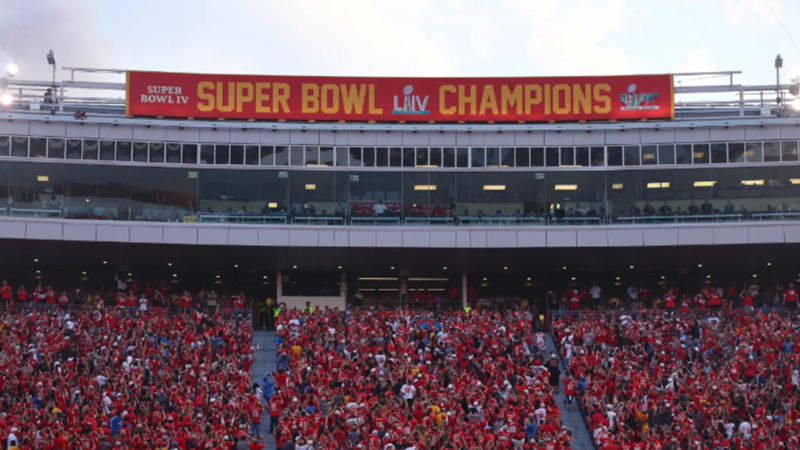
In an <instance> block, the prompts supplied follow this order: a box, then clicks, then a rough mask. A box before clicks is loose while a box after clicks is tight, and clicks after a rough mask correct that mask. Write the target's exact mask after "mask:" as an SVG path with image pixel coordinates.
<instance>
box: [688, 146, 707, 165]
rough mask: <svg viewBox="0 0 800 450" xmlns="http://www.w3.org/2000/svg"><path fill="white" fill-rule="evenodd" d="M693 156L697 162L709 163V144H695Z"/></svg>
mask: <svg viewBox="0 0 800 450" xmlns="http://www.w3.org/2000/svg"><path fill="white" fill-rule="evenodd" d="M692 158H694V163H695V164H708V161H709V157H708V144H694V146H693V148H692Z"/></svg>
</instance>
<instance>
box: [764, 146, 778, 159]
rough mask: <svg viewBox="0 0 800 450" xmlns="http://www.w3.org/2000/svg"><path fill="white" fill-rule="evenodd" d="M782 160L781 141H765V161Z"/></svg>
mask: <svg viewBox="0 0 800 450" xmlns="http://www.w3.org/2000/svg"><path fill="white" fill-rule="evenodd" d="M780 160H781V143H780V142H778V141H770V142H764V162H775V161H780Z"/></svg>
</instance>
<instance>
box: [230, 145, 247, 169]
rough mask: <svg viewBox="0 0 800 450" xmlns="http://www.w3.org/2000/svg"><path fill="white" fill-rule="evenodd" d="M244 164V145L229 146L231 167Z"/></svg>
mask: <svg viewBox="0 0 800 450" xmlns="http://www.w3.org/2000/svg"><path fill="white" fill-rule="evenodd" d="M242 164H244V145H231V165H235V166H241V165H242Z"/></svg>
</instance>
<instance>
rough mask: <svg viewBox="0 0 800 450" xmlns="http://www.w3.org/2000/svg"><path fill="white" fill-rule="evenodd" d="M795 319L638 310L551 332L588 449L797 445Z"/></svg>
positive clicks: (764, 312) (770, 312)
mask: <svg viewBox="0 0 800 450" xmlns="http://www.w3.org/2000/svg"><path fill="white" fill-rule="evenodd" d="M789 290H791V291H793V288H790V289H788V290H787V291H789ZM716 295H717V293H716V291H715V290H711V291H709V292H708V293H706V294H703V293H701V294H700V296H701V297H703V298H706V297H707V296H716ZM744 295H751V293H750V292H749V291H748V292H746V293H745V294H744ZM790 295H796V294H794V293H793V292H792V293H790ZM784 297H785V294H784ZM693 298H697V297H693ZM786 300H787V299H785V298H784V299H783V301H784V302H786ZM790 303H791V302H790ZM794 303H795V304H794V306H796V301H795V302H794ZM790 306H792V305H790ZM798 327H800V316H798V315H797V311H795V310H791V309H775V308H764V309H758V310H755V311H753V309H752V307H751V308H750V309H749V310H748V311H747V312H745V311H744V310H742V309H739V310H732V311H725V310H719V311H714V310H705V311H702V310H700V311H697V310H693V311H691V312H681V311H663V310H649V309H641V310H639V311H637V312H635V313H634V312H632V311H631V312H625V311H622V312H619V313H617V314H599V315H596V316H595V317H591V318H590V317H589V316H585V317H584V318H582V319H578V318H575V317H565V318H563V319H560V320H557V321H556V322H555V323H554V329H553V335H554V338H555V339H556V340H557V342H559V343H560V351H561V352H562V356H563V358H564V360H565V362H566V363H567V365H568V367H567V371H566V372H565V374H564V375H563V382H564V385H565V386H567V385H569V386H571V387H572V388H573V389H574V393H575V395H576V396H577V398H578V401H579V405H580V408H581V411H582V412H583V414H584V417H585V419H586V422H587V425H588V426H589V429H590V430H591V433H592V437H593V439H594V441H595V444H596V445H597V447H598V448H602V449H609V450H617V449H620V448H621V449H636V450H639V449H641V450H645V449H653V450H661V449H665V450H677V449H697V450H706V449H709V450H720V449H733V450H750V449H753V450H763V449H776V450H777V449H796V448H798V447H800V441H799V440H798V433H799V432H800V391H799V390H798V386H799V385H800V375H798V364H799V363H800V346H798V345H797V343H796V341H797V329H798Z"/></svg>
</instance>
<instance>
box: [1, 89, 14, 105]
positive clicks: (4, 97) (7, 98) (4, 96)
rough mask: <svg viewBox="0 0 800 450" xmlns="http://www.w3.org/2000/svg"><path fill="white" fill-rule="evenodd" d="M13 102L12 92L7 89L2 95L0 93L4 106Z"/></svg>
mask: <svg viewBox="0 0 800 450" xmlns="http://www.w3.org/2000/svg"><path fill="white" fill-rule="evenodd" d="M13 102H14V97H13V96H11V93H9V92H8V91H5V92H3V94H2V95H0V104H2V105H3V106H11V103H13Z"/></svg>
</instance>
